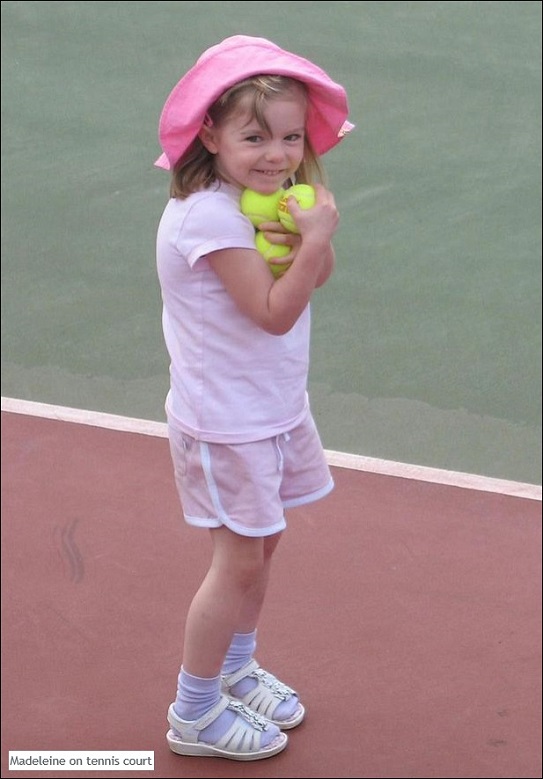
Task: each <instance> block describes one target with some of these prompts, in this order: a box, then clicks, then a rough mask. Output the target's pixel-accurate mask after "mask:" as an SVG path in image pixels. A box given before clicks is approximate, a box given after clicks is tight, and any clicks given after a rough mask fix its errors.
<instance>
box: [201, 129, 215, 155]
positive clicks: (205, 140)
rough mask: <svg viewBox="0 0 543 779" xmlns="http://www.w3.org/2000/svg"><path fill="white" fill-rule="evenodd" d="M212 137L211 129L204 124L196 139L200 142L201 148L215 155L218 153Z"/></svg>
mask: <svg viewBox="0 0 543 779" xmlns="http://www.w3.org/2000/svg"><path fill="white" fill-rule="evenodd" d="M214 136H215V134H214V132H213V127H208V126H207V125H205V124H204V125H203V126H202V129H201V130H200V132H199V133H198V138H199V139H200V140H201V142H202V144H203V146H205V148H206V149H207V150H208V152H209V153H210V154H217V151H218V148H217V144H216V143H215V137H214Z"/></svg>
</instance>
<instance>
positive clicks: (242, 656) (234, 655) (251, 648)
mask: <svg viewBox="0 0 543 779" xmlns="http://www.w3.org/2000/svg"><path fill="white" fill-rule="evenodd" d="M255 649H256V630H253V632H252V633H234V635H233V636H232V641H231V643H230V646H229V647H228V651H227V653H226V657H225V658H224V663H223V666H222V670H221V673H223V674H231V673H234V671H237V670H238V668H241V666H242V665H245V664H246V663H248V662H249V660H251V659H252V657H253V655H254V653H255Z"/></svg>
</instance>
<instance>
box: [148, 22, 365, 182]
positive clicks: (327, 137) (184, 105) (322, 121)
mask: <svg viewBox="0 0 543 779" xmlns="http://www.w3.org/2000/svg"><path fill="white" fill-rule="evenodd" d="M260 74H267V75H277V76H290V77H291V78H295V79H298V81H302V82H303V83H304V84H305V85H306V86H307V88H308V97H309V108H308V116H307V134H308V136H309V140H310V141H311V144H312V146H313V148H314V150H315V151H316V153H317V154H324V153H325V152H327V151H329V150H330V149H331V148H332V147H333V146H335V145H336V144H337V143H339V141H340V140H341V139H342V138H343V137H344V136H345V135H346V133H348V132H349V131H350V130H352V128H353V127H354V125H353V124H351V122H349V121H347V115H348V110H349V109H348V104H347V94H346V92H345V90H344V89H343V87H342V86H341V85H340V84H336V82H335V81H332V79H331V78H330V77H329V76H328V75H327V74H326V73H325V72H324V70H321V68H319V67H317V65H314V64H313V63H312V62H310V61H309V60H307V59H304V58H303V57H299V56H298V55H297V54H292V53H291V52H290V51H285V50H284V49H281V48H280V47H279V46H277V45H276V44H275V43H272V42H271V41H268V40H266V39H265V38H253V37H251V36H248V35H233V36H232V37H230V38H226V39H225V40H223V41H222V42H221V43H218V44H216V45H215V46H212V47H211V48H209V49H207V50H206V51H204V53H203V54H202V55H201V56H200V58H199V59H198V60H197V62H196V63H195V65H194V66H193V67H192V68H191V69H190V70H189V71H188V72H187V73H186V74H185V75H184V76H183V78H182V79H181V80H180V81H179V82H178V83H177V84H176V86H175V87H174V88H173V89H172V91H171V92H170V94H169V96H168V98H167V100H166V103H165V104H164V108H163V109H162V114H161V116H160V123H159V130H158V137H159V141H160V145H161V147H162V150H163V152H164V153H163V154H162V155H161V156H160V157H159V158H158V160H157V161H156V162H155V165H156V166H157V167H159V168H165V169H166V170H171V169H172V168H173V167H174V165H175V163H176V162H177V161H178V160H179V159H180V158H181V156H182V155H183V154H184V153H185V152H186V150H187V149H188V147H189V146H190V144H191V143H192V141H193V140H194V139H195V138H196V136H197V135H198V132H199V131H200V129H201V127H202V124H203V122H204V118H205V115H206V113H207V110H208V108H209V107H210V106H211V105H212V104H213V103H214V102H215V100H217V99H218V98H219V97H220V96H221V95H222V94H223V92H225V91H226V90H227V89H229V88H230V87H231V86H233V85H234V84H237V83H238V82H239V81H243V80H244V79H246V78H249V77H250V76H256V75H260Z"/></svg>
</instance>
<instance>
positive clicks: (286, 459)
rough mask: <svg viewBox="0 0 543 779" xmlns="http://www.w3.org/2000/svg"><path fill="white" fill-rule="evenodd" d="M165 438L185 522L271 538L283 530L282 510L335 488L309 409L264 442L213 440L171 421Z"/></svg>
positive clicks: (301, 503) (309, 500)
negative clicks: (192, 434) (291, 426)
mask: <svg viewBox="0 0 543 779" xmlns="http://www.w3.org/2000/svg"><path fill="white" fill-rule="evenodd" d="M169 438H170V450H171V454H172V460H173V465H174V472H175V481H176V484H177V489H178V491H179V496H180V498H181V504H182V507H183V514H184V516H185V520H186V522H187V523H188V524H189V525H194V526H196V527H209V528H213V527H221V525H226V527H228V528H230V530H232V531H233V532H234V533H239V534H240V535H242V536H270V535H273V534H274V533H279V532H281V531H282V530H284V529H285V527H286V522H285V515H284V509H286V508H293V507H295V506H301V505H303V504H304V503H311V502H312V501H314V500H318V499H319V498H322V497H324V496H325V495H327V494H328V493H329V492H331V490H332V489H333V487H334V482H333V480H332V475H331V473H330V469H329V467H328V463H327V462H326V459H325V456H324V451H323V448H322V444H321V441H320V438H319V434H318V432H317V429H316V427H315V423H314V421H313V417H312V416H311V414H310V413H308V415H307V417H306V418H305V420H304V421H303V422H302V423H301V424H300V425H298V426H297V427H295V428H294V429H293V430H289V432H288V433H282V434H281V435H278V436H275V437H274V438H267V439H264V440H263V441H253V442H250V443H246V444H212V443H207V442H205V441H197V440H195V439H194V438H191V437H190V436H188V435H186V434H185V433H181V432H180V431H178V430H176V429H174V428H173V427H172V426H171V425H170V427H169Z"/></svg>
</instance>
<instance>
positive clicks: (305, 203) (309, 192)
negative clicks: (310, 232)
mask: <svg viewBox="0 0 543 779" xmlns="http://www.w3.org/2000/svg"><path fill="white" fill-rule="evenodd" d="M289 197H295V198H296V200H297V201H298V205H299V206H300V208H303V209H304V210H307V209H308V208H313V206H314V205H315V190H314V189H313V187H312V186H311V185H310V184H294V186H293V187H290V189H287V190H286V191H285V192H284V193H283V196H282V197H281V198H280V200H279V205H278V207H277V210H278V214H279V221H280V222H281V224H282V225H283V227H284V228H285V229H286V230H288V231H289V232H291V233H299V232H300V231H299V230H298V228H297V227H296V222H295V221H294V219H293V218H292V215H291V213H290V211H289V210H288V202H287V201H288V199H289Z"/></svg>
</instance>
